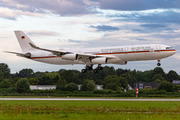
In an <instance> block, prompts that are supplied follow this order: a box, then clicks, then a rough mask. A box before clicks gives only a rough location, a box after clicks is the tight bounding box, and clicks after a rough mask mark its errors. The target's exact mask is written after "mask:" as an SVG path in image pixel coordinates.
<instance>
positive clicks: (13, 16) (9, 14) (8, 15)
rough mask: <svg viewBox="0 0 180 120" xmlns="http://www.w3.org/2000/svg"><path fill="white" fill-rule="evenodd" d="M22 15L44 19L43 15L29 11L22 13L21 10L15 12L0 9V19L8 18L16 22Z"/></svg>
mask: <svg viewBox="0 0 180 120" xmlns="http://www.w3.org/2000/svg"><path fill="white" fill-rule="evenodd" d="M20 15H28V16H35V17H42V14H41V13H36V12H35V13H31V12H28V11H21V10H13V9H9V8H4V7H0V17H1V18H6V19H10V20H16V18H17V17H18V16H20Z"/></svg>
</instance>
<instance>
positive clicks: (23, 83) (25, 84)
mask: <svg viewBox="0 0 180 120" xmlns="http://www.w3.org/2000/svg"><path fill="white" fill-rule="evenodd" d="M29 87H30V84H29V81H28V79H27V78H21V79H19V80H18V81H17V82H16V86H15V90H16V92H20V93H22V92H26V91H27V90H29Z"/></svg>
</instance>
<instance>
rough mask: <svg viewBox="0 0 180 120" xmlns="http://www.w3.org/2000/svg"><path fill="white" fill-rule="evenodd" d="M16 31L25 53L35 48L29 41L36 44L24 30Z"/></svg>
mask: <svg viewBox="0 0 180 120" xmlns="http://www.w3.org/2000/svg"><path fill="white" fill-rule="evenodd" d="M14 33H15V34H16V37H17V39H18V42H19V44H20V46H21V49H22V51H23V53H26V52H28V51H29V50H32V49H34V48H32V47H31V46H30V44H29V43H31V44H33V45H35V44H34V43H33V42H32V41H31V40H30V39H29V37H28V36H27V35H26V34H25V33H24V32H23V31H14Z"/></svg>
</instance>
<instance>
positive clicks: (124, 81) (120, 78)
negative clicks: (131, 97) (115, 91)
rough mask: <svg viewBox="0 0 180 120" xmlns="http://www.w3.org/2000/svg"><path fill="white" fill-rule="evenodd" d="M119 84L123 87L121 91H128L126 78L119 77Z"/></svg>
mask: <svg viewBox="0 0 180 120" xmlns="http://www.w3.org/2000/svg"><path fill="white" fill-rule="evenodd" d="M119 83H120V84H121V87H123V89H126V90H128V81H127V78H125V77H119Z"/></svg>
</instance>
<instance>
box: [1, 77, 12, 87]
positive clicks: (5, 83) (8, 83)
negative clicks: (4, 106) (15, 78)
mask: <svg viewBox="0 0 180 120" xmlns="http://www.w3.org/2000/svg"><path fill="white" fill-rule="evenodd" d="M10 85H11V82H10V81H9V79H4V80H3V81H1V82H0V88H9V87H10Z"/></svg>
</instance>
